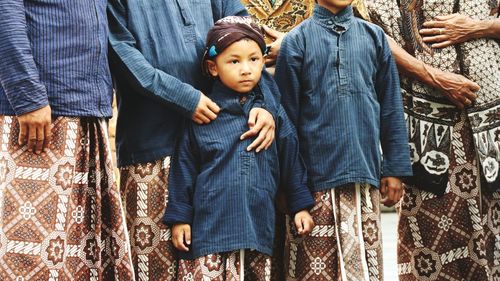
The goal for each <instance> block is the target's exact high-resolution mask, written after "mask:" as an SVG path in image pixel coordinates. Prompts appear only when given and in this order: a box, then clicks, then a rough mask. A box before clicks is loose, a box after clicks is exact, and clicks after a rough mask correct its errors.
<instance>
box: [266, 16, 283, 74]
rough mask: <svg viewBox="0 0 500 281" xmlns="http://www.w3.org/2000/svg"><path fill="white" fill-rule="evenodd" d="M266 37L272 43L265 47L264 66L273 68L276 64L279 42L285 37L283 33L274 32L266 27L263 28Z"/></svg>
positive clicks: (279, 47)
mask: <svg viewBox="0 0 500 281" xmlns="http://www.w3.org/2000/svg"><path fill="white" fill-rule="evenodd" d="M263 28H264V32H265V33H266V36H268V37H269V38H271V40H272V41H273V43H271V44H269V45H267V55H266V65H267V66H273V65H275V64H276V59H278V55H279V53H280V49H281V42H282V41H283V38H284V37H285V33H283V32H279V31H277V30H274V29H272V28H270V27H268V26H266V25H264V26H263Z"/></svg>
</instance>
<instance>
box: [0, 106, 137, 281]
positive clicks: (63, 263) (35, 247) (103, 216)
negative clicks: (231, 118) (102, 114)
mask: <svg viewBox="0 0 500 281" xmlns="http://www.w3.org/2000/svg"><path fill="white" fill-rule="evenodd" d="M106 130H107V129H106V124H105V122H104V121H103V120H99V119H96V118H68V117H59V118H57V119H55V121H54V122H53V128H52V141H51V144H50V148H49V149H48V150H46V151H45V152H44V153H42V154H40V155H35V154H33V153H32V152H30V151H27V150H26V146H22V147H20V146H19V145H18V144H17V136H18V134H19V125H18V123H17V119H16V118H15V117H10V116H0V214H1V215H0V280H16V281H23V280H106V281H107V280H133V278H134V276H133V271H132V265H131V260H130V248H129V245H128V236H127V232H126V229H125V221H124V217H123V210H122V205H121V201H120V195H119V191H118V187H117V186H116V184H115V181H114V174H113V167H112V161H111V155H110V147H109V143H108V139H107V138H108V136H107V132H106Z"/></svg>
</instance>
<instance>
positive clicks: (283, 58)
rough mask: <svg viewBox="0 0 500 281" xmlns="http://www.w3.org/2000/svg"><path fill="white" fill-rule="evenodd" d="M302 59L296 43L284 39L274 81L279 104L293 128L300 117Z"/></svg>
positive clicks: (288, 38)
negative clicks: (278, 94)
mask: <svg viewBox="0 0 500 281" xmlns="http://www.w3.org/2000/svg"><path fill="white" fill-rule="evenodd" d="M302 58H303V56H302V51H301V49H300V47H299V45H298V42H297V41H296V40H293V39H292V38H290V37H289V36H287V37H285V38H284V40H283V43H282V45H281V50H280V54H279V56H278V60H277V63H276V73H275V79H276V84H278V88H279V91H280V93H281V104H283V107H284V108H285V111H286V113H287V114H288V117H289V118H290V120H291V121H292V123H293V125H294V126H295V127H297V126H298V122H299V116H300V91H301V83H300V74H301V72H302Z"/></svg>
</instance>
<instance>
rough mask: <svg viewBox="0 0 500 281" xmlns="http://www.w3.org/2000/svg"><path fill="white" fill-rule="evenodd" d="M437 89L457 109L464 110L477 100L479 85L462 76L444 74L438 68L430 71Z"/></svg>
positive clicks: (449, 73)
mask: <svg viewBox="0 0 500 281" xmlns="http://www.w3.org/2000/svg"><path fill="white" fill-rule="evenodd" d="M428 71H429V73H430V74H431V77H432V79H433V81H434V82H435V87H436V88H437V89H439V90H441V92H442V93H443V94H444V96H446V97H447V98H448V99H449V100H450V101H451V102H452V103H453V104H455V106H456V107H458V108H460V109H463V108H464V107H466V106H469V105H471V104H472V103H473V102H474V101H475V100H476V98H477V94H476V92H477V91H479V89H480V87H479V85H478V84H476V83H474V82H472V81H471V80H469V79H467V78H465V77H464V76H462V75H459V74H455V73H451V72H444V71H441V70H439V69H436V68H432V69H431V70H429V69H428Z"/></svg>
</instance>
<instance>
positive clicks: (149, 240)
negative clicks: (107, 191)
mask: <svg viewBox="0 0 500 281" xmlns="http://www.w3.org/2000/svg"><path fill="white" fill-rule="evenodd" d="M169 170H170V157H166V158H164V159H163V160H158V161H155V162H149V163H145V164H136V165H131V166H127V167H123V168H121V169H120V175H121V178H120V179H121V182H120V190H121V194H122V197H123V202H124V205H125V210H126V214H127V216H126V217H127V226H128V231H129V234H130V242H131V245H132V260H133V262H134V266H135V275H136V278H137V280H138V281H146V280H159V281H163V280H165V281H167V280H174V279H175V276H176V274H177V262H176V259H175V254H174V247H173V245H172V240H171V236H170V235H171V234H170V228H168V227H167V226H165V225H164V224H163V223H161V218H162V216H163V211H164V210H165V205H166V203H167V198H168V197H167V196H168V180H167V179H168V175H169Z"/></svg>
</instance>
